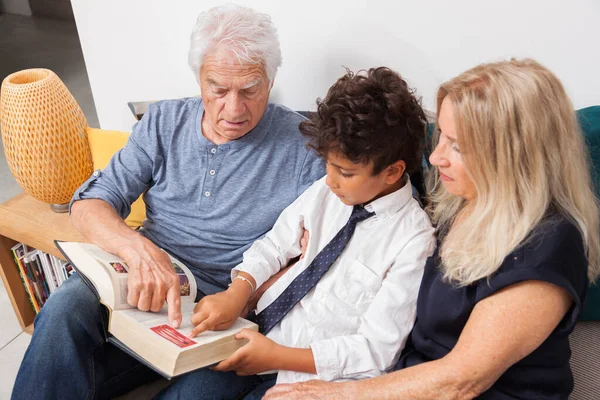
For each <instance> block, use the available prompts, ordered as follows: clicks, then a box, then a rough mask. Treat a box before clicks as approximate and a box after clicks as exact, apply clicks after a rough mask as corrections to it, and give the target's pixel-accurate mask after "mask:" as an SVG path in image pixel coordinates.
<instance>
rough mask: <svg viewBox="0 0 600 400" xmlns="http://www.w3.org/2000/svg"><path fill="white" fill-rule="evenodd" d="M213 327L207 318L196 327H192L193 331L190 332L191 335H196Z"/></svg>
mask: <svg viewBox="0 0 600 400" xmlns="http://www.w3.org/2000/svg"><path fill="white" fill-rule="evenodd" d="M209 329H211V325H210V323H209V320H208V319H205V320H204V321H203V322H201V323H200V324H199V325H196V326H195V327H194V329H192V332H190V334H189V337H192V338H193V337H196V336H198V335H199V334H201V333H202V332H204V331H207V330H209Z"/></svg>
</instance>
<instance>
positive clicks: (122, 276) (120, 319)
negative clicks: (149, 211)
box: [55, 241, 258, 379]
mask: <svg viewBox="0 0 600 400" xmlns="http://www.w3.org/2000/svg"><path fill="white" fill-rule="evenodd" d="M55 244H56V247H57V248H58V249H59V250H60V251H61V253H62V254H63V255H64V256H65V257H66V258H67V260H68V261H69V262H70V263H71V265H72V266H73V268H74V269H75V270H76V271H77V272H78V273H79V275H80V276H81V277H82V279H83V280H84V281H85V282H86V283H87V284H88V286H89V287H90V288H91V289H92V291H94V292H95V293H96V294H97V295H98V298H99V299H100V302H101V303H102V304H104V305H105V306H106V307H107V308H108V310H109V322H108V333H109V335H108V341H109V342H111V343H113V344H114V345H116V346H117V347H119V348H121V349H122V350H124V351H125V352H127V353H129V354H131V355H132V356H134V357H135V358H137V359H138V360H140V361H141V362H142V363H144V364H146V365H148V366H149V367H150V368H152V369H154V370H155V371H157V372H158V373H160V374H161V375H163V376H164V377H166V378H169V379H170V378H172V377H174V376H177V375H181V374H184V373H186V372H189V371H193V370H196V369H199V368H203V367H207V366H210V365H213V364H216V363H218V362H219V361H221V360H224V359H226V358H227V357H229V356H230V355H231V354H233V352H234V351H235V350H237V349H238V348H240V347H242V346H243V345H244V344H246V343H247V341H246V340H237V339H235V338H234V335H235V334H236V333H238V332H239V331H240V330H242V329H243V328H248V329H252V330H258V326H257V325H256V324H254V323H253V322H250V321H248V320H245V319H243V318H239V319H238V320H237V321H236V322H235V323H234V324H233V325H232V326H231V327H230V328H229V329H226V330H223V331H207V332H203V333H201V334H200V335H198V336H196V337H194V338H190V337H188V334H189V333H190V332H191V331H192V329H193V325H192V322H191V317H192V315H193V313H194V306H195V304H194V300H195V297H196V293H197V289H196V280H195V279H194V276H193V275H192V273H191V271H190V270H189V269H188V268H187V267H186V266H185V265H184V264H183V263H181V262H180V261H178V260H177V259H175V258H174V257H171V256H169V257H170V258H171V263H172V266H173V269H174V270H175V272H176V273H177V275H178V276H179V283H180V295H181V314H182V322H181V326H180V327H179V328H177V329H175V328H172V327H171V326H170V325H169V321H168V315H167V306H166V305H165V306H164V307H163V308H162V310H161V311H160V312H157V313H156V312H150V311H140V310H138V309H137V308H135V307H132V306H130V305H129V304H128V303H127V277H128V272H129V266H128V265H127V264H126V263H125V262H124V261H123V260H122V259H120V258H119V257H117V256H115V255H113V254H111V253H108V252H106V251H104V250H102V249H101V248H100V247H99V246H97V245H94V244H90V243H76V242H60V241H55Z"/></svg>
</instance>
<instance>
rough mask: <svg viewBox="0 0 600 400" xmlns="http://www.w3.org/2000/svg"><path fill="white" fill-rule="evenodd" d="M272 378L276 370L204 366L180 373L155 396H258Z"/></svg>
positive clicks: (199, 399) (253, 399) (218, 399)
mask: <svg viewBox="0 0 600 400" xmlns="http://www.w3.org/2000/svg"><path fill="white" fill-rule="evenodd" d="M276 379H277V374H269V375H251V376H237V375H236V374H235V372H216V371H213V370H210V369H208V368H204V369H200V370H197V371H193V372H190V373H189V374H186V375H183V376H182V377H180V378H179V379H178V380H177V381H176V382H175V383H174V384H173V385H171V386H169V387H166V388H165V389H163V391H162V392H160V393H159V394H158V395H157V396H156V397H155V400H177V399H179V400H183V399H196V400H237V399H244V400H260V399H262V397H263V396H264V394H265V393H266V392H267V390H269V389H270V388H271V387H273V386H275V381H276Z"/></svg>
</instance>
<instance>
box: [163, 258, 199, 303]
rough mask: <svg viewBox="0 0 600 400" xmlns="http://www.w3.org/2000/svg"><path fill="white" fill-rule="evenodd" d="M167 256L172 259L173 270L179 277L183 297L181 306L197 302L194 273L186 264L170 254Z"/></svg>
mask: <svg viewBox="0 0 600 400" xmlns="http://www.w3.org/2000/svg"><path fill="white" fill-rule="evenodd" d="M163 251H164V250H163ZM167 254H168V255H169V258H170V259H171V263H172V264H173V269H174V270H175V272H176V273H177V276H178V277H179V295H180V296H181V304H182V305H183V303H193V302H194V300H196V293H197V292H198V288H197V285H196V278H194V275H193V274H192V271H190V270H189V268H188V267H186V266H185V264H183V263H182V262H181V261H179V260H177V259H176V258H175V257H173V256H171V255H170V254H169V253H167Z"/></svg>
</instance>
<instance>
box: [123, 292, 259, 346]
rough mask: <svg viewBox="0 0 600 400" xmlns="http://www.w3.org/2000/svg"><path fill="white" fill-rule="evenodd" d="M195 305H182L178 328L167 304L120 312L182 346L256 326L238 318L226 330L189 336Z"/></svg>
mask: <svg viewBox="0 0 600 400" xmlns="http://www.w3.org/2000/svg"><path fill="white" fill-rule="evenodd" d="M195 306H196V305H195V304H193V303H187V304H182V305H181V315H182V320H181V326H179V328H177V329H174V328H172V327H171V326H169V318H168V313H167V307H166V306H165V307H163V309H162V310H161V311H160V312H157V313H154V312H147V311H140V310H137V309H130V310H124V311H120V312H121V313H123V314H125V315H126V316H127V317H128V318H131V319H133V320H135V321H136V322H138V323H140V324H141V325H142V326H143V327H144V328H147V329H150V330H152V331H154V332H155V333H156V334H157V335H159V336H162V337H163V338H164V339H165V340H168V341H170V342H171V343H174V344H176V345H177V346H179V347H182V348H183V347H191V346H200V345H202V344H206V343H209V342H212V341H215V340H217V339H220V338H222V337H225V336H229V335H233V334H235V333H237V332H239V331H240V330H241V329H242V328H249V329H253V328H252V327H255V326H256V325H255V324H254V323H252V322H250V321H248V320H245V319H242V318H238V320H237V321H236V322H235V323H234V324H233V325H232V326H231V327H230V328H229V329H226V330H224V331H206V332H203V333H201V334H200V335H198V336H196V337H194V338H189V337H188V335H189V334H190V332H191V331H192V329H193V328H194V325H193V324H192V321H191V318H192V315H193V314H194V307H195ZM185 339H187V340H185Z"/></svg>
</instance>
